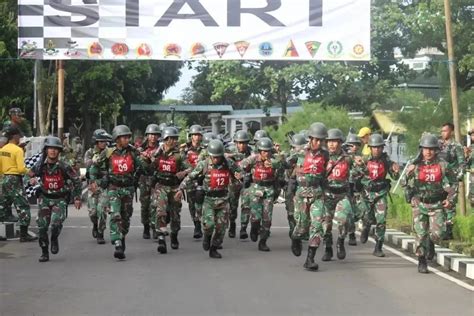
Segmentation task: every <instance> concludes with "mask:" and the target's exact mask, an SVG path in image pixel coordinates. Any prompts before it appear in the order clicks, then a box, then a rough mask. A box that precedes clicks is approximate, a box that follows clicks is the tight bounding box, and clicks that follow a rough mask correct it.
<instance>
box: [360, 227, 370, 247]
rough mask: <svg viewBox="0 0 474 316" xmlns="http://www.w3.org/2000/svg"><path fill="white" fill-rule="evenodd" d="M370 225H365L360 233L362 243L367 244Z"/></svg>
mask: <svg viewBox="0 0 474 316" xmlns="http://www.w3.org/2000/svg"><path fill="white" fill-rule="evenodd" d="M369 232H370V225H364V227H362V231H361V233H360V242H361V243H363V244H365V243H366V242H367V240H368V239H369Z"/></svg>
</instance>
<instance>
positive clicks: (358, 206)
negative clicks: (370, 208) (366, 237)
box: [349, 192, 367, 234]
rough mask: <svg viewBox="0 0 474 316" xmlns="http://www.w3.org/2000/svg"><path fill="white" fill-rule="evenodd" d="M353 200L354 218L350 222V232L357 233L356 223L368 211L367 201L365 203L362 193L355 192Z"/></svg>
mask: <svg viewBox="0 0 474 316" xmlns="http://www.w3.org/2000/svg"><path fill="white" fill-rule="evenodd" d="M352 201H353V202H352V220H351V223H350V224H349V234H354V233H355V231H356V223H357V222H358V221H359V220H361V219H362V218H363V217H364V215H365V214H366V213H367V203H365V201H364V197H363V196H362V193H360V192H356V193H354V197H353V198H352Z"/></svg>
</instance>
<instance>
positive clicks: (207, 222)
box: [202, 197, 216, 251]
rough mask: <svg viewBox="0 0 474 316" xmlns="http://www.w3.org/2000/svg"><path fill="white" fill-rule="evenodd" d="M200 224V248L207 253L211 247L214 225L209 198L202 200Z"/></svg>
mask: <svg viewBox="0 0 474 316" xmlns="http://www.w3.org/2000/svg"><path fill="white" fill-rule="evenodd" d="M202 224H203V230H204V238H203V240H202V247H203V249H204V250H205V251H208V250H209V248H210V247H211V239H212V235H213V233H214V228H215V225H216V223H215V217H214V202H213V199H212V198H210V197H205V198H204V203H203V205H202Z"/></svg>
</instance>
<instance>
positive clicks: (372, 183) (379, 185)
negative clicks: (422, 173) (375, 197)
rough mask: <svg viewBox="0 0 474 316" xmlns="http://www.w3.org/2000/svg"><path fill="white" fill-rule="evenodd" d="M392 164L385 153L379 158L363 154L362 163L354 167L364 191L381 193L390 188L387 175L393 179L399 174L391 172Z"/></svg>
mask: <svg viewBox="0 0 474 316" xmlns="http://www.w3.org/2000/svg"><path fill="white" fill-rule="evenodd" d="M394 164H395V163H394V162H393V161H391V160H390V158H389V157H388V155H387V154H386V153H382V155H381V156H380V157H379V158H375V157H372V155H370V156H368V157H365V156H364V165H363V166H362V167H356V169H357V170H356V173H357V174H358V175H359V178H360V180H361V183H362V185H363V187H364V189H365V190H366V191H369V192H378V193H380V194H383V193H385V192H388V191H389V190H390V180H389V179H387V176H388V175H390V177H391V178H392V179H394V180H396V179H398V177H399V176H400V174H399V173H395V172H393V169H392V167H393V165H394Z"/></svg>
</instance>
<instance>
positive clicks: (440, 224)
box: [428, 208, 446, 244]
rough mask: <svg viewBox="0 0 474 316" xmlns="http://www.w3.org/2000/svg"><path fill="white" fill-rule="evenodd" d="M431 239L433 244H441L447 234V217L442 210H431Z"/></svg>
mask: <svg viewBox="0 0 474 316" xmlns="http://www.w3.org/2000/svg"><path fill="white" fill-rule="evenodd" d="M428 214H429V216H430V217H429V221H430V230H429V231H430V239H431V241H432V242H433V243H435V244H439V242H440V241H441V240H442V239H443V237H444V234H446V215H445V212H444V210H443V209H442V208H438V209H434V210H430V212H429V213H428Z"/></svg>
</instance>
